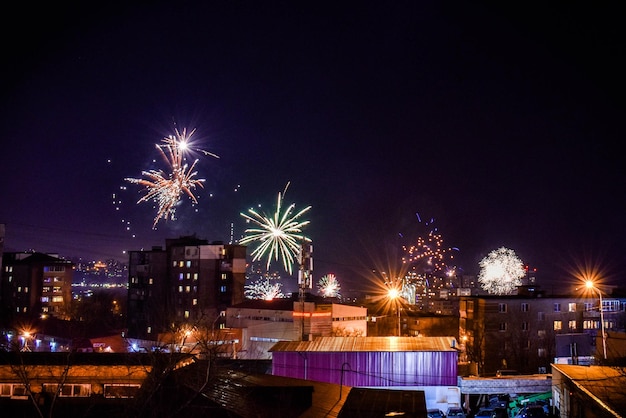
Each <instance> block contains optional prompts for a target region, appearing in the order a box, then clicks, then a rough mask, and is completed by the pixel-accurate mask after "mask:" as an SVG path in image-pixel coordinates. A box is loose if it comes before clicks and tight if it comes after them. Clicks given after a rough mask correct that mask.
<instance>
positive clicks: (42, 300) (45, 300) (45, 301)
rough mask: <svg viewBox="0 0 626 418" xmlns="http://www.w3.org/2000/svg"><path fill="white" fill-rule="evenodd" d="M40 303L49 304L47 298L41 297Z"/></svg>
mask: <svg viewBox="0 0 626 418" xmlns="http://www.w3.org/2000/svg"><path fill="white" fill-rule="evenodd" d="M41 302H43V303H48V302H50V298H49V297H48V296H42V297H41Z"/></svg>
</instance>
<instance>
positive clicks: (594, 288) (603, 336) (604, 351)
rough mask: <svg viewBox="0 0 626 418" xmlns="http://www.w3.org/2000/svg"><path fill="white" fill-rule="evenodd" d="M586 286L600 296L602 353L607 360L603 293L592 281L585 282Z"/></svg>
mask: <svg viewBox="0 0 626 418" xmlns="http://www.w3.org/2000/svg"><path fill="white" fill-rule="evenodd" d="M585 286H587V289H592V290H595V291H597V292H598V296H600V328H601V329H602V351H603V353H604V359H605V360H606V333H605V332H604V309H603V306H602V292H600V289H598V288H597V287H595V286H594V284H593V282H592V281H591V280H587V281H586V282H585Z"/></svg>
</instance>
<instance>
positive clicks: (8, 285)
mask: <svg viewBox="0 0 626 418" xmlns="http://www.w3.org/2000/svg"><path fill="white" fill-rule="evenodd" d="M73 272H74V264H73V263H72V262H71V261H68V260H64V259H62V258H60V257H59V256H57V255H53V254H43V253H37V252H12V253H4V254H3V257H2V280H1V281H0V302H1V303H0V306H1V307H2V308H1V309H2V315H1V316H2V317H3V318H5V319H6V320H8V322H11V321H13V320H22V319H33V318H38V317H40V316H41V315H51V316H54V317H57V318H59V319H68V318H69V311H70V304H71V301H72V278H73Z"/></svg>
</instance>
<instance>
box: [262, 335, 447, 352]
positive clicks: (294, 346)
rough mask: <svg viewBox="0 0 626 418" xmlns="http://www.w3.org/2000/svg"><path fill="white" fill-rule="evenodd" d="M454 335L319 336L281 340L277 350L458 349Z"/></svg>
mask: <svg viewBox="0 0 626 418" xmlns="http://www.w3.org/2000/svg"><path fill="white" fill-rule="evenodd" d="M452 341H454V342H455V343H456V340H455V338H454V337H319V338H315V340H313V341H280V342H278V343H276V344H274V346H273V347H272V348H271V349H270V350H269V351H270V352H277V351H284V352H286V351H316V352H349V351H392V352H397V351H456V349H455V348H454V347H453V344H455V343H453V342H452Z"/></svg>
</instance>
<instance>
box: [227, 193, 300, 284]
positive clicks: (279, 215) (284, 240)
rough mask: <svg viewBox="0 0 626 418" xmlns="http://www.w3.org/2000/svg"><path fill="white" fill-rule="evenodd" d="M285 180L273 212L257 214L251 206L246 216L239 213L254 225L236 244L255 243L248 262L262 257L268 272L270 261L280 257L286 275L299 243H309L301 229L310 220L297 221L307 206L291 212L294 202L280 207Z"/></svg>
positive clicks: (290, 269)
mask: <svg viewBox="0 0 626 418" xmlns="http://www.w3.org/2000/svg"><path fill="white" fill-rule="evenodd" d="M287 187H289V183H287V186H285V190H284V191H283V193H282V194H281V193H278V201H277V204H276V211H275V212H274V213H273V214H272V215H271V216H268V215H266V214H262V215H261V214H259V213H258V212H256V211H255V210H254V209H249V210H248V212H249V215H248V214H245V213H241V216H243V217H244V218H245V219H246V221H248V222H252V223H254V224H256V225H257V227H256V228H249V229H246V230H245V233H246V234H248V235H247V236H245V237H244V238H242V239H241V240H240V241H239V243H240V244H242V245H245V244H249V243H255V244H257V245H258V246H257V247H256V248H255V249H254V251H252V253H251V255H252V261H253V262H254V261H258V260H261V259H262V258H264V257H266V258H267V262H266V269H267V270H268V271H269V268H270V264H271V263H272V261H278V260H279V259H280V260H282V263H283V267H284V268H285V270H286V271H288V272H289V274H292V273H293V263H294V261H295V260H296V257H297V254H298V252H299V251H300V246H301V244H302V243H303V242H311V240H310V239H309V238H307V237H306V236H304V235H303V234H302V228H303V227H305V226H306V225H308V224H309V223H310V221H301V220H300V217H301V216H302V215H304V214H305V213H306V212H307V211H308V210H309V209H311V206H307V207H306V208H304V209H302V210H300V211H299V212H295V210H294V209H295V204H294V203H292V204H291V205H289V206H287V208H285V209H284V210H283V199H284V197H285V193H286V192H287Z"/></svg>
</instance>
